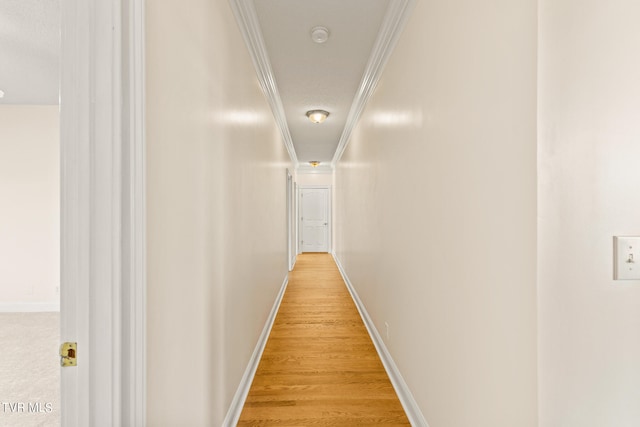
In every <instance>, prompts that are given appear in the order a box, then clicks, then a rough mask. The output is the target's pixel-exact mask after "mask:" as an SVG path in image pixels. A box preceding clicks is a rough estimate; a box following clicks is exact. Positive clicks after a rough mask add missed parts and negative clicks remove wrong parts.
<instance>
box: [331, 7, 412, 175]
mask: <svg viewBox="0 0 640 427" xmlns="http://www.w3.org/2000/svg"><path fill="white" fill-rule="evenodd" d="M414 5H415V0H391V1H390V2H389V7H388V9H387V14H386V15H385V18H384V21H383V22H382V26H381V27H380V33H379V34H378V38H377V39H376V42H375V44H374V45H373V49H372V51H371V56H370V57H369V62H368V63H367V67H366V68H365V72H364V75H363V76H362V81H361V82H360V86H359V87H358V91H357V92H356V95H355V97H354V99H353V103H352V104H351V110H350V111H349V115H348V116H347V123H346V125H345V127H344V130H343V132H342V136H340V141H339V142H338V148H336V152H335V154H334V156H333V160H331V167H333V168H335V167H336V165H337V163H338V161H340V157H342V153H344V150H345V149H346V148H347V144H349V139H350V138H351V133H352V132H353V129H354V128H355V126H356V124H357V123H358V120H359V119H360V115H361V114H362V111H363V110H364V107H365V105H366V104H367V102H368V101H369V98H371V95H373V91H374V90H375V88H376V85H377V84H378V81H379V80H380V76H382V71H383V70H384V66H385V65H386V64H387V61H388V60H389V57H390V56H391V52H393V48H394V47H395V45H396V43H397V42H398V39H399V38H400V34H401V33H402V30H403V29H404V26H405V24H406V22H407V20H408V19H409V15H410V13H411V11H412V10H413V7H414Z"/></svg>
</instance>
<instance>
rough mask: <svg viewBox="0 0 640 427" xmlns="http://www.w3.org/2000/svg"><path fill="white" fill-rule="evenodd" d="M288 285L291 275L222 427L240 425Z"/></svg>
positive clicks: (282, 289)
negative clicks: (239, 422) (245, 403)
mask: <svg viewBox="0 0 640 427" xmlns="http://www.w3.org/2000/svg"><path fill="white" fill-rule="evenodd" d="M288 283H289V275H288V274H287V276H286V277H285V278H284V282H283V283H282V287H280V292H278V296H277V297H276V301H275V302H274V304H273V307H272V308H271V313H269V317H268V318H267V322H266V323H265V325H264V328H263V329H262V333H261V334H260V337H259V338H258V343H257V344H256V348H255V349H254V350H253V354H252V355H251V359H249V364H248V365H247V369H246V370H245V371H244V375H243V376H242V379H241V380H240V385H239V386H238V389H237V390H236V394H235V395H234V396H233V400H232V401H231V406H230V407H229V410H228V411H227V416H226V417H225V419H224V421H223V422H222V427H235V426H236V425H237V424H238V420H239V419H240V414H241V413H242V408H243V407H244V402H245V400H246V399H247V395H248V394H249V389H250V388H251V383H252V382H253V377H254V376H255V375H256V370H257V369H258V363H260V358H261V357H262V352H263V351H264V347H265V346H266V345H267V339H268V338H269V334H270V333H271V327H272V326H273V322H274V321H275V320H276V314H278V309H279V308H280V303H281V302H282V297H283V296H284V291H285V290H286V289H287V284H288Z"/></svg>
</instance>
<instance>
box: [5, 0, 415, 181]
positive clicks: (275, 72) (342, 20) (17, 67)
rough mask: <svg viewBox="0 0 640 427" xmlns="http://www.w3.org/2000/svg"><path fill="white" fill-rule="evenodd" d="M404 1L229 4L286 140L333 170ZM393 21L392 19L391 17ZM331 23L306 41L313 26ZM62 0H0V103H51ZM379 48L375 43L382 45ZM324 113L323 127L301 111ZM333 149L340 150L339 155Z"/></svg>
mask: <svg viewBox="0 0 640 427" xmlns="http://www.w3.org/2000/svg"><path fill="white" fill-rule="evenodd" d="M409 3H411V0H324V1H322V2H315V1H306V0H230V4H231V6H232V8H233V9H234V13H235V14H236V18H237V20H238V24H239V27H240V30H241V31H242V32H243V36H244V37H245V41H247V46H248V48H249V51H250V53H251V55H252V56H253V59H254V63H256V70H257V72H258V78H259V79H260V80H261V83H262V86H263V88H264V89H265V94H266V96H267V99H268V101H269V102H270V104H271V107H272V110H273V112H274V116H275V118H276V122H277V123H278V125H279V127H280V129H281V132H282V135H283V139H284V142H285V145H286V146H287V149H288V150H289V152H290V154H291V155H292V157H293V158H294V162H295V163H297V166H298V165H299V166H300V167H301V168H305V167H306V168H309V169H311V168H310V166H309V165H308V162H309V161H312V160H317V161H320V162H321V166H320V167H319V168H318V169H314V170H323V169H324V170H327V169H331V165H332V163H335V159H336V158H337V156H338V155H339V153H340V152H341V150H342V149H344V145H346V141H347V140H348V137H349V133H350V130H351V129H352V128H353V126H354V125H355V122H356V121H357V119H358V117H359V114H360V112H361V111H362V109H363V108H364V104H365V103H366V100H367V99H368V95H370V93H367V92H371V91H372V90H373V88H374V87H375V83H376V82H377V79H378V77H379V74H380V73H381V70H382V67H383V66H384V62H386V58H388V56H389V55H390V51H391V49H392V47H393V45H394V44H395V42H394V39H397V37H398V34H399V32H400V29H401V28H402V21H403V20H405V19H406V17H407V15H408V12H407V11H406V10H405V9H408V8H407V5H408V4H409ZM390 18H391V19H390ZM316 26H322V27H325V28H327V29H328V31H329V39H328V40H327V41H326V42H325V43H322V44H318V43H315V42H313V40H312V38H311V30H312V29H313V28H314V27H316ZM59 43H60V0H2V1H0V52H2V58H1V61H2V63H1V64H0V90H2V91H4V97H3V98H0V104H57V103H58V100H59V94H58V81H59ZM381 46H382V48H381ZM312 109H322V110H326V111H328V112H329V113H330V114H329V117H328V118H327V120H326V121H325V122H324V123H321V124H314V123H311V122H310V121H309V120H308V118H307V117H306V115H305V113H306V112H307V111H308V110H312ZM336 152H338V155H336Z"/></svg>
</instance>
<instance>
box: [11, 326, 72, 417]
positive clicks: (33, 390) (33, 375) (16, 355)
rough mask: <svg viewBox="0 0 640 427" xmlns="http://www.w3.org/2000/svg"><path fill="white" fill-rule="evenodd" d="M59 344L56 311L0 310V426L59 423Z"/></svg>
mask: <svg viewBox="0 0 640 427" xmlns="http://www.w3.org/2000/svg"><path fill="white" fill-rule="evenodd" d="M59 345H60V314H59V313H0V426H3V427H4V426H7V427H8V426H11V427H23V426H24V427H32V426H39V427H45V426H46V427H49V426H52V427H53V426H59V425H60V359H59V357H58V347H59Z"/></svg>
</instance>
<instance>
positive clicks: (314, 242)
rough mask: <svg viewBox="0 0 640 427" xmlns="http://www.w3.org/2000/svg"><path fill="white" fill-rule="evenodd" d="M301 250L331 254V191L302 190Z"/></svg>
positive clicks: (320, 189) (322, 189) (323, 189)
mask: <svg viewBox="0 0 640 427" xmlns="http://www.w3.org/2000/svg"><path fill="white" fill-rule="evenodd" d="M300 229H301V233H300V249H301V251H302V252H329V189H328V188H302V189H301V190H300Z"/></svg>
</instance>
